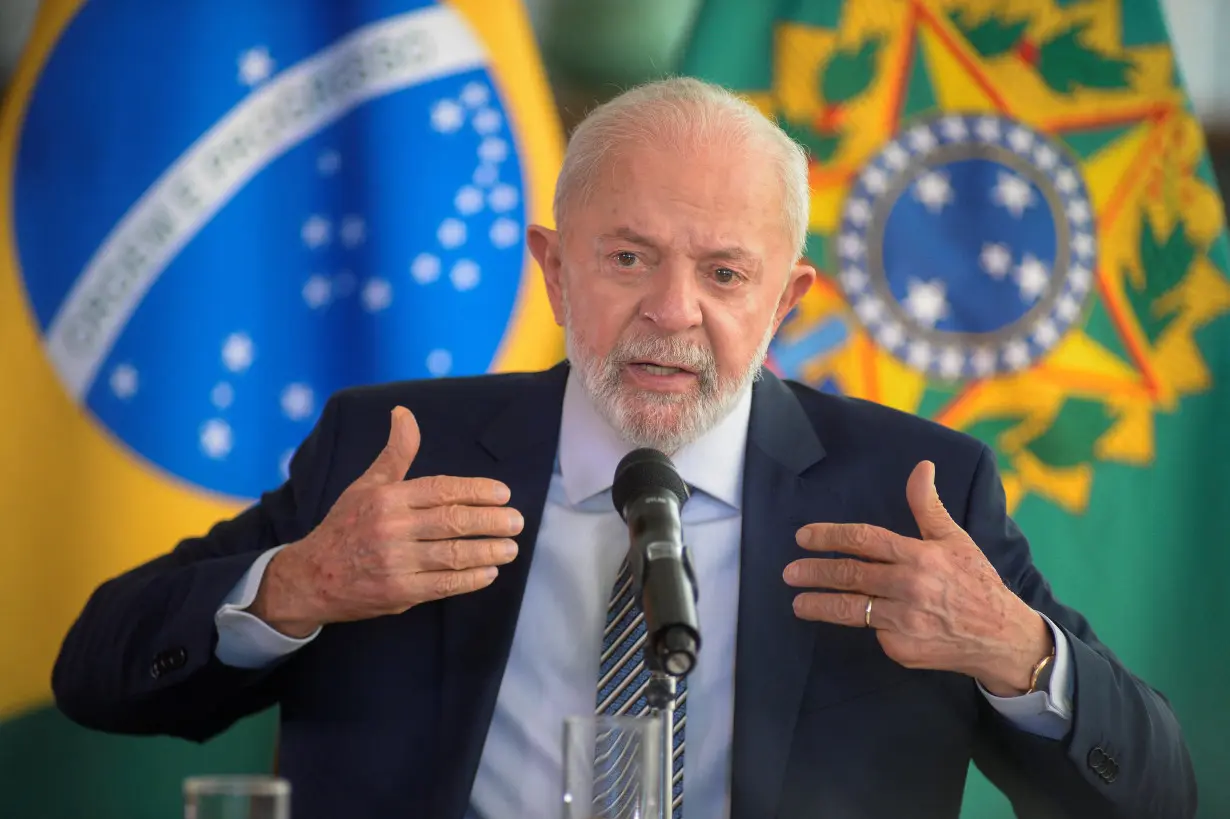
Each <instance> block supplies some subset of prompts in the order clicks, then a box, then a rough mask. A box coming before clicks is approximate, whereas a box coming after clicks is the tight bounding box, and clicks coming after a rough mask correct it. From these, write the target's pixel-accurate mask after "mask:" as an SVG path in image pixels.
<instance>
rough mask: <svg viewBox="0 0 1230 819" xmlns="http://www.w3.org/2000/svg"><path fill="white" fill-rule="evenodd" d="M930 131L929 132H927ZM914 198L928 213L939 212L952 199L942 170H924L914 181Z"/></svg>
mask: <svg viewBox="0 0 1230 819" xmlns="http://www.w3.org/2000/svg"><path fill="white" fill-rule="evenodd" d="M928 133H930V132H928ZM914 198H915V199H917V200H918V201H919V202H922V203H923V206H924V207H925V208H926V209H927V212H928V213H939V212H940V211H942V210H943V209H944V206H945V205H947V204H948V203H950V202H952V201H953V190H952V184H951V183H950V182H949V181H948V175H947V174H945V173H943V172H942V171H926V172H925V173H923V174H922V175H921V176H919V177H918V181H916V182H915V183H914Z"/></svg>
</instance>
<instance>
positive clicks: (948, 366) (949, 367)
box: [940, 347, 965, 378]
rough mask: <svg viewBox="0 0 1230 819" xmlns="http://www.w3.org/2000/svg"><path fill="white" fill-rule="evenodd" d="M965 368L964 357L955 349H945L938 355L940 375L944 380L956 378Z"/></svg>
mask: <svg viewBox="0 0 1230 819" xmlns="http://www.w3.org/2000/svg"><path fill="white" fill-rule="evenodd" d="M964 367H965V355H964V354H963V353H962V352H961V351H960V350H959V349H957V348H956V347H946V348H945V349H944V352H942V353H940V375H942V376H944V377H945V378H957V377H958V376H960V375H961V370H962V369H963V368H964Z"/></svg>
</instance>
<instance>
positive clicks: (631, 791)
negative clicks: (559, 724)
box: [562, 716, 662, 819]
mask: <svg viewBox="0 0 1230 819" xmlns="http://www.w3.org/2000/svg"><path fill="white" fill-rule="evenodd" d="M661 732H662V727H661V723H660V722H659V720H657V719H656V718H650V717H592V716H586V717H571V718H569V719H567V720H565V721H564V789H563V801H564V805H563V807H564V810H563V814H562V816H563V819H661V808H660V806H659V802H660V801H661V798H660V797H661V794H660V789H661V781H662V780H661V771H662V753H661V750H660V749H661V747H662V736H661Z"/></svg>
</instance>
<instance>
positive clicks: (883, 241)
mask: <svg viewBox="0 0 1230 819" xmlns="http://www.w3.org/2000/svg"><path fill="white" fill-rule="evenodd" d="M1095 235H1096V231H1095V226H1094V223H1093V209H1092V207H1091V206H1090V202H1089V195H1088V193H1087V191H1086V189H1085V184H1084V180H1083V179H1082V177H1081V173H1080V170H1079V168H1078V167H1077V166H1076V164H1075V163H1074V162H1073V161H1072V160H1071V159H1070V158H1069V157H1068V155H1067V152H1066V150H1065V149H1064V148H1063V147H1062V146H1060V145H1059V144H1058V143H1056V142H1055V141H1054V140H1052V139H1051V138H1050V137H1048V136H1047V135H1046V134H1043V133H1041V132H1039V131H1036V130H1034V129H1032V128H1030V127H1029V126H1027V125H1024V124H1022V123H1020V122H1017V121H1015V120H1011V119H1008V118H1005V117H1001V116H990V115H960V114H946V115H941V116H938V117H935V118H933V119H929V120H923V121H919V122H916V123H915V124H914V125H912V126H911V127H909V128H908V129H906V130H904V131H903V132H901V133H900V134H899V135H898V136H897V138H896V139H894V140H892V141H891V142H889V143H888V144H887V145H885V146H884V148H883V149H882V150H881V151H880V152H879V153H878V154H877V155H876V156H875V157H873V158H872V160H871V161H870V162H868V163H867V165H865V166H864V167H863V169H862V170H861V172H860V174H859V176H858V178H857V179H856V180H855V182H854V184H853V185H852V187H851V191H850V194H849V197H848V198H847V200H846V203H845V207H844V211H843V213H842V219H841V229H840V231H839V232H838V235H837V245H836V257H837V262H838V269H839V282H840V285H841V287H842V290H843V291H844V292H845V294H846V297H847V299H848V300H849V302H850V305H851V307H852V309H853V311H854V314H855V315H856V316H857V317H858V320H859V321H860V322H861V323H862V324H863V325H864V326H865V327H866V328H867V331H868V332H869V333H870V334H871V336H872V337H873V338H874V339H875V340H876V342H877V343H878V344H879V345H880V346H882V347H884V348H885V349H887V350H888V351H890V352H891V353H893V355H895V356H896V357H897V358H899V359H900V360H902V361H903V362H905V363H906V364H907V365H908V366H910V367H912V368H914V369H916V370H919V371H921V372H924V373H926V374H928V375H933V376H938V377H941V378H946V379H958V378H983V377H987V376H991V375H994V374H996V373H1005V372H1015V371H1019V370H1022V369H1025V368H1026V367H1029V366H1030V365H1031V364H1033V363H1034V362H1036V361H1037V360H1038V359H1039V358H1040V357H1042V356H1043V355H1044V354H1046V352H1047V351H1049V350H1050V349H1052V348H1053V347H1054V346H1055V345H1056V344H1057V343H1058V342H1059V340H1060V339H1061V338H1062V337H1063V335H1064V333H1065V332H1066V331H1067V330H1068V329H1069V328H1070V327H1072V326H1073V324H1075V323H1076V322H1077V320H1078V319H1079V318H1080V317H1081V315H1082V313H1083V311H1084V308H1085V304H1086V302H1087V301H1088V299H1089V296H1090V291H1091V288H1092V285H1093V276H1094V270H1095V249H1096V247H1095V245H1096V242H1095Z"/></svg>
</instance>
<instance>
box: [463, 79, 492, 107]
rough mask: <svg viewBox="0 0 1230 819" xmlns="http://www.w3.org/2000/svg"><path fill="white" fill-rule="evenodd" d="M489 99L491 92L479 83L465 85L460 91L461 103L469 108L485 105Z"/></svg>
mask: <svg viewBox="0 0 1230 819" xmlns="http://www.w3.org/2000/svg"><path fill="white" fill-rule="evenodd" d="M490 98H491V91H490V90H489V89H488V88H487V86H485V85H483V84H482V83H481V82H471V83H466V87H465V88H463V89H461V101H462V102H464V103H465V104H466V105H468V106H469V107H471V108H479V107H481V106H484V105H486V104H487V100H488V99H490Z"/></svg>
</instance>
